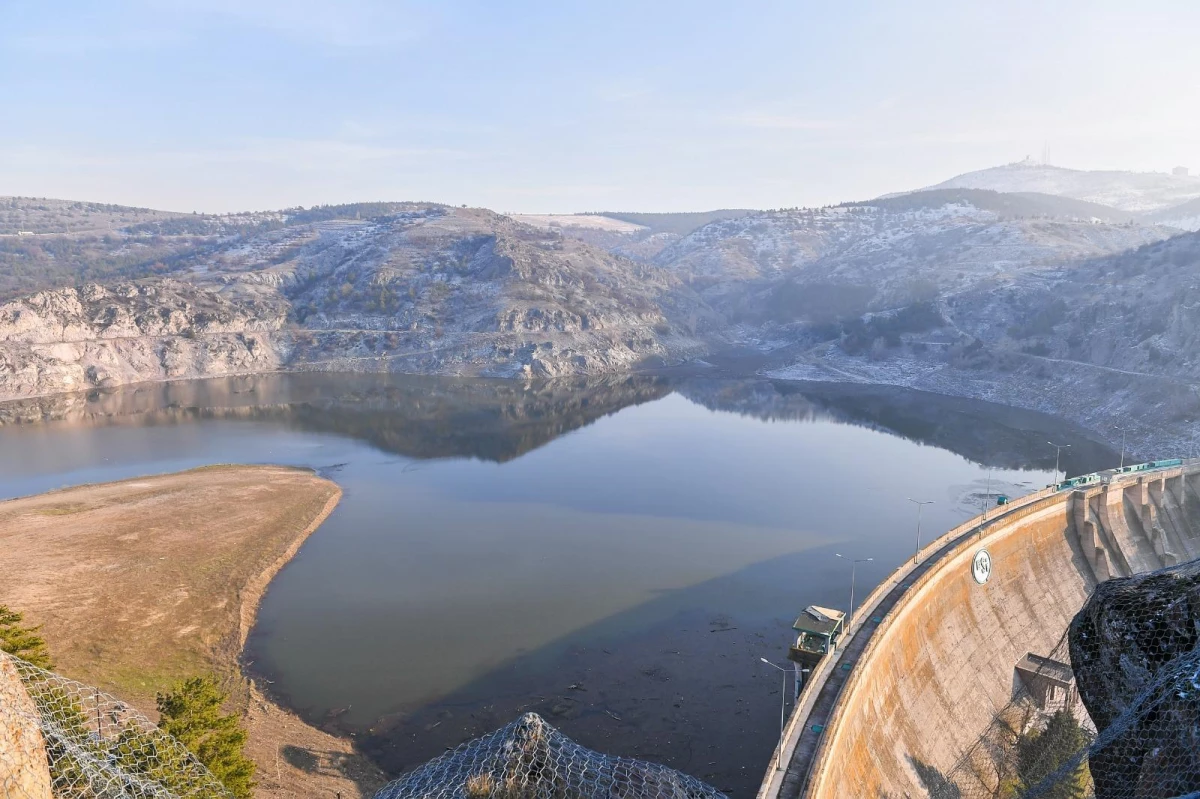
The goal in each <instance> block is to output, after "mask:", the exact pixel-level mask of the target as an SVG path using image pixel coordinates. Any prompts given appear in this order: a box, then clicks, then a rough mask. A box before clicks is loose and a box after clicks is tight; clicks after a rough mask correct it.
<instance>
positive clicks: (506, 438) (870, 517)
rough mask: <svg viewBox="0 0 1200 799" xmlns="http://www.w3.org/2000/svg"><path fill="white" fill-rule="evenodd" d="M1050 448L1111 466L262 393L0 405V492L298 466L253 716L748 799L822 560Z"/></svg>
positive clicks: (851, 439) (747, 390)
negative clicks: (567, 756) (668, 771)
mask: <svg viewBox="0 0 1200 799" xmlns="http://www.w3.org/2000/svg"><path fill="white" fill-rule="evenodd" d="M1048 437H1052V438H1054V439H1055V440H1064V439H1065V440H1066V441H1068V442H1071V443H1073V447H1072V449H1071V450H1069V451H1068V452H1069V454H1070V457H1071V458H1072V460H1070V461H1068V463H1067V467H1068V470H1070V471H1073V472H1079V471H1086V470H1090V469H1094V468H1098V467H1101V466H1107V465H1110V464H1109V460H1110V459H1111V457H1112V455H1111V453H1110V452H1108V451H1107V450H1105V449H1104V448H1103V447H1101V446H1099V445H1097V444H1094V443H1092V442H1090V441H1088V440H1087V439H1086V438H1084V437H1082V436H1080V435H1078V434H1077V433H1076V432H1075V431H1072V430H1071V429H1069V428H1068V427H1067V426H1066V425H1064V424H1063V423H1061V422H1059V421H1057V420H1054V419H1050V418H1048V417H1044V416H1040V415H1037V414H1031V413H1023V412H1017V411H1012V410H1011V409H1004V408H1000V407H998V406H992V405H987V404H983V403H972V402H967V401H963V400H953V399H947V398H942V397H935V396H931V395H927V394H920V393H916V392H908V391H901V390H895V389H881V388H877V387H861V386H860V387H854V386H851V387H845V386H828V385H817V386H813V385H796V384H785V383H776V382H771V381H765V380H752V381H718V380H705V379H698V378H689V379H684V380H668V379H666V378H662V377H622V378H614V379H608V380H599V381H585V380H579V381H562V382H554V383H546V384H530V385H527V384H524V383H519V382H514V381H498V380H494V381H488V380H454V379H437V378H412V377H397V376H379V375H277V376H265V377H256V378H237V379H228V380H211V381H199V382H191V383H177V384H168V385H155V386H147V387H139V388H133V389H127V390H123V391H117V392H113V393H107V394H96V395H92V396H87V397H83V396H75V397H59V398H52V399H49V400H40V401H29V402H23V403H13V404H9V405H6V406H0V480H2V483H0V493H2V494H3V495H5V496H14V495H18V494H25V493H32V492H34V491H41V490H45V489H47V488H52V487H56V486H59V485H63V484H69V483H78V482H86V481H95V480H107V479H116V478H119V477H124V476H129V475H133V474H139V473H147V472H154V471H165V470H172V469H180V468H186V467H188V466H193V465H198V464H202V463H213V462H276V463H287V464H297V465H307V466H312V467H314V468H318V469H322V470H324V472H325V473H327V474H329V475H330V476H331V477H332V478H333V479H335V480H337V481H338V482H339V483H340V484H341V485H342V486H343V488H344V489H345V497H344V499H343V501H342V503H341V505H340V506H339V507H338V509H337V510H336V511H335V512H334V514H333V515H332V516H331V517H330V519H329V520H328V521H327V522H326V523H325V524H324V525H323V526H322V527H321V529H320V530H319V531H318V532H317V533H316V534H315V535H313V536H312V538H311V539H310V540H309V541H308V542H307V543H306V544H305V546H304V547H303V549H302V550H301V552H300V554H299V555H298V556H297V557H296V559H295V560H293V561H292V562H291V563H290V564H289V565H288V566H287V568H285V569H284V571H283V572H282V573H281V574H280V576H279V577H278V578H277V579H276V581H275V582H274V583H272V585H271V587H270V590H269V591H268V593H267V596H266V598H265V600H264V602H263V605H262V608H261V611H260V616H259V624H258V626H257V628H256V630H255V632H254V634H253V636H252V638H251V642H250V646H249V652H248V658H249V659H250V660H251V661H253V664H254V669H255V670H256V671H257V672H259V673H261V674H263V675H264V676H266V677H267V678H269V679H270V680H272V685H273V687H274V689H275V690H276V692H277V693H278V694H279V695H281V696H282V697H284V698H286V699H287V700H288V701H289V702H291V703H292V704H293V705H294V706H296V707H297V708H299V709H300V710H301V711H302V712H304V713H305V714H306V715H308V716H309V717H310V718H314V719H329V718H336V719H337V722H338V723H339V724H340V725H345V726H349V727H352V728H362V727H365V726H367V725H372V724H376V722H378V721H379V720H380V719H381V718H384V717H386V718H387V723H386V724H383V725H379V724H376V727H375V730H374V732H373V733H372V735H371V736H370V737H369V739H368V741H367V743H368V746H369V747H370V749H371V751H372V752H373V753H374V754H375V755H376V756H377V757H378V758H379V759H380V761H381V762H383V763H385V765H387V766H389V767H390V768H392V769H394V770H396V769H400V768H403V767H406V766H411V765H413V764H414V763H415V762H416V761H417V760H420V759H423V758H426V757H430V756H433V755H436V754H438V752H440V751H441V749H442V748H443V747H444V746H450V745H454V744H456V743H458V742H459V741H461V740H462V739H463V738H465V737H467V736H468V735H470V734H473V733H478V732H482V731H483V730H484V729H485V728H486V727H488V726H498V725H499V724H501V723H504V722H505V721H507V720H509V717H511V715H513V714H515V713H517V712H520V711H521V710H523V709H536V710H538V711H539V712H543V713H544V714H546V715H547V716H549V717H550V718H551V721H552V722H553V723H555V724H557V725H558V726H560V727H562V728H563V729H564V731H566V732H567V733H568V734H569V735H572V736H573V737H576V738H578V739H579V740H580V741H581V743H584V744H585V745H591V746H595V747H598V748H601V749H604V750H606V751H612V752H614V753H622V754H638V755H642V756H649V757H655V758H657V759H661V760H665V761H667V762H669V763H670V764H672V765H675V766H677V767H680V768H683V769H685V770H688V771H692V772H694V773H697V774H699V775H701V776H708V777H709V778H710V779H712V780H714V781H715V782H716V784H718V785H719V786H720V787H725V788H730V789H733V790H735V791H736V792H738V793H747V792H749V791H750V790H751V788H752V786H753V784H754V782H755V781H756V780H757V777H758V776H760V771H761V765H762V764H763V763H765V761H766V759H767V757H768V756H769V753H770V749H771V746H772V745H773V742H774V738H773V736H772V735H771V730H772V729H773V725H772V722H771V717H772V713H773V710H772V708H774V707H776V703H777V702H778V693H774V695H773V698H772V694H771V691H772V690H773V691H775V692H777V691H778V690H779V688H778V684H777V683H775V682H773V681H774V680H775V679H776V678H777V674H776V673H774V672H771V673H770V674H765V675H764V674H763V673H762V670H763V669H765V667H761V664H759V663H758V658H759V657H760V656H767V657H772V658H775V659H780V658H782V657H783V652H784V649H785V647H786V643H787V637H788V627H789V626H790V623H791V620H792V619H793V618H794V616H795V614H796V612H797V611H798V610H799V609H800V608H802V607H803V606H804V605H806V604H808V603H810V602H818V603H820V604H824V605H832V606H835V607H837V606H845V605H846V598H847V595H848V593H849V585H848V575H847V573H846V569H845V567H844V564H843V562H842V561H839V560H838V559H836V558H835V557H834V555H833V552H834V550H839V551H844V552H847V553H854V554H855V555H857V556H864V557H865V556H870V557H874V558H875V561H874V562H872V563H870V564H865V565H866V566H867V568H865V569H860V571H859V576H858V579H859V585H858V586H857V590H858V591H859V592H860V594H865V592H866V591H867V590H868V589H869V588H870V587H871V585H873V584H874V583H875V582H877V581H878V580H880V579H881V578H882V577H883V576H884V575H885V574H886V573H887V572H888V571H890V569H891V568H893V567H894V566H895V565H896V564H897V563H899V562H900V561H901V560H902V559H904V558H905V557H908V556H910V555H911V554H912V549H913V546H914V541H913V537H912V536H913V526H914V525H913V522H914V519H913V518H912V513H911V506H910V505H909V503H908V502H907V500H906V498H907V497H911V496H919V497H922V498H927V499H933V500H935V501H936V503H937V504H935V505H932V506H929V507H928V508H927V509H926V512H925V513H926V516H925V522H926V523H925V529H926V530H928V531H934V532H938V531H941V530H945V529H947V528H949V527H951V526H952V525H954V524H956V523H958V522H959V521H961V520H962V519H964V518H966V517H967V516H969V515H972V514H973V513H974V512H976V511H977V510H978V507H979V504H978V503H979V502H981V501H982V498H983V492H984V486H985V485H986V484H987V481H988V480H989V479H990V481H991V483H992V490H993V492H996V491H1003V492H1006V493H1010V494H1018V493H1022V492H1025V491H1028V490H1031V489H1033V488H1036V487H1038V486H1040V485H1043V484H1045V483H1046V482H1048V481H1049V478H1050V476H1049V474H1048V473H1047V472H1046V469H1047V468H1052V467H1053V461H1052V458H1053V451H1052V450H1049V448H1048V447H1046V445H1045V440H1046V439H1047V438H1048ZM1048 450H1049V451H1048ZM963 455H966V456H967V457H963ZM968 458H969V459H968ZM981 463H983V464H987V465H989V466H995V467H996V468H995V469H994V470H993V471H992V473H991V476H990V478H989V477H988V470H987V468H986V467H985V466H983V465H981ZM760 667H761V668H760ZM768 677H769V678H770V679H767V678H768ZM571 686H575V687H574V688H572V687H571ZM771 686H774V687H773V688H772V687H771ZM672 741H673V742H674V743H672ZM718 761H719V763H718ZM714 763H717V765H712V764H714Z"/></svg>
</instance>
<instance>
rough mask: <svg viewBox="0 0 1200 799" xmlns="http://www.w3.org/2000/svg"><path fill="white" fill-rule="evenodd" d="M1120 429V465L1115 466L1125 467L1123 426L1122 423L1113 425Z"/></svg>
mask: <svg viewBox="0 0 1200 799" xmlns="http://www.w3.org/2000/svg"><path fill="white" fill-rule="evenodd" d="M1113 426H1114V427H1116V429H1118V430H1120V431H1121V465H1120V466H1119V467H1117V468H1120V469H1124V468H1125V427H1124V426H1123V425H1113Z"/></svg>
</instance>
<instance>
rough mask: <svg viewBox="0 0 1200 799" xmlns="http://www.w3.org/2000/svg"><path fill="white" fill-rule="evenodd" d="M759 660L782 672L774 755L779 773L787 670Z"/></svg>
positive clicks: (785, 706) (785, 703) (785, 704)
mask: <svg viewBox="0 0 1200 799" xmlns="http://www.w3.org/2000/svg"><path fill="white" fill-rule="evenodd" d="M759 660H761V661H762V662H763V663H766V664H767V665H768V666H770V667H771V668H773V669H779V670H780V671H781V672H783V685H781V686H780V687H779V748H778V750H777V752H776V755H775V770H776V771H779V770H780V769H781V768H783V727H784V714H785V713H786V708H787V675H788V670H787V669H785V668H784V667H783V666H776V665H775V664H774V663H772V662H771V661H769V660H767V659H766V658H759Z"/></svg>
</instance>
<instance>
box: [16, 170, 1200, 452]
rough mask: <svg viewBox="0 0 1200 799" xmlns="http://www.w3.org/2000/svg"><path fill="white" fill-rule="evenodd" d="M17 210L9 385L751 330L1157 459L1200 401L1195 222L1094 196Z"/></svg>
mask: <svg viewBox="0 0 1200 799" xmlns="http://www.w3.org/2000/svg"><path fill="white" fill-rule="evenodd" d="M1022 169H1024V167H1022ZM22 203H24V204H25V205H27V206H29V207H30V208H32V209H33V210H22V211H20V213H21V214H24V216H22V217H21V218H22V219H27V220H30V224H31V225H32V226H34V227H37V225H41V228H38V230H35V231H29V232H31V233H32V236H29V235H25V236H8V237H4V238H0V286H3V285H10V286H11V285H14V283H13V281H16V282H17V283H21V284H22V285H23V284H24V283H26V282H29V281H30V280H32V281H33V282H34V283H35V284H36V285H38V286H40V287H44V289H45V290H42V291H37V292H30V293H29V294H27V295H25V296H24V297H23V298H17V299H13V300H11V301H10V302H9V303H8V304H7V305H3V306H0V398H12V397H18V396H27V395H38V394H46V393H52V392H58V391H65V390H70V389H78V388H90V387H96V386H106V385H113V384H118V383H128V382H136V381H144V380H162V379H170V378H178V377H203V376H211V375H228V374H244V373H256V372H262V371H272V370H286V371H303V370H338V371H348V370H349V371H363V372H369V371H396V372H409V373H420V374H450V375H484V376H496V377H517V376H527V377H553V376H562V375H593V374H607V373H616V372H623V371H628V370H631V369H633V368H635V367H639V366H644V365H647V364H661V363H663V362H681V361H686V360H688V359H692V358H695V357H697V356H703V355H705V354H712V353H717V352H719V351H726V350H729V349H730V348H741V350H742V351H743V352H744V351H745V350H746V349H747V348H749V349H750V350H752V351H755V352H757V353H758V354H757V356H756V358H757V361H756V364H755V368H764V367H765V369H766V370H767V371H769V373H771V374H773V375H775V376H777V377H785V378H792V379H794V378H803V379H821V380H837V381H855V382H871V383H890V384H900V385H905V386H909V387H914V388H921V389H925V390H929V391H935V392H939V393H943V394H955V395H962V396H971V397H976V398H983V399H989V400H993V401H996V402H1001V403H1005V404H1010V405H1015V406H1020V407H1025V408H1030V409H1034V410H1039V411H1044V412H1048V413H1052V414H1057V415H1063V416H1067V417H1068V418H1071V419H1072V420H1073V421H1076V422H1078V423H1080V424H1082V425H1084V426H1085V427H1087V428H1089V429H1091V430H1094V431H1100V433H1101V435H1104V436H1110V435H1111V429H1112V426H1113V425H1114V424H1122V423H1123V422H1122V421H1121V420H1125V419H1127V418H1131V421H1129V422H1128V424H1130V425H1131V426H1132V427H1133V428H1134V430H1133V431H1131V440H1135V441H1139V442H1140V443H1141V445H1142V449H1143V451H1144V452H1146V453H1147V454H1150V453H1154V452H1160V451H1162V450H1159V449H1156V448H1157V447H1160V446H1162V447H1166V446H1168V445H1169V446H1170V447H1171V449H1170V450H1169V451H1171V452H1175V451H1177V446H1178V443H1179V440H1180V436H1181V435H1182V434H1183V432H1182V431H1183V428H1184V426H1186V424H1187V423H1188V420H1190V419H1195V418H1200V399H1198V398H1197V395H1196V392H1195V391H1194V390H1193V389H1192V388H1191V387H1190V386H1191V382H1192V381H1200V359H1198V358H1197V356H1195V354H1194V353H1196V352H1197V351H1200V347H1198V346H1197V345H1200V336H1198V335H1197V329H1196V326H1197V321H1198V318H1197V314H1196V313H1195V311H1194V309H1195V308H1197V307H1200V288H1198V286H1200V240H1198V239H1197V234H1181V232H1180V231H1179V230H1178V229H1177V228H1173V227H1167V226H1165V225H1157V224H1150V223H1149V222H1147V217H1146V216H1145V215H1139V214H1135V213H1133V212H1131V211H1122V210H1120V209H1117V208H1112V207H1103V206H1100V205H1097V204H1096V203H1094V202H1093V201H1091V200H1084V199H1074V198H1071V197H1065V196H1056V195H1047V194H1039V193H1029V192H1025V193H1015V194H1003V193H997V192H994V191H991V190H987V189H973V188H944V189H937V190H931V191H925V192H915V193H912V194H907V195H900V196H895V197H891V198H882V199H878V200H872V201H868V202H858V203H847V204H845V205H841V206H836V207H831V208H822V209H784V210H777V211H766V212H742V211H730V212H714V213H713V214H710V215H686V214H685V215H654V214H648V215H635V214H625V215H620V214H614V215H603V214H595V215H583V216H553V215H551V216H526V217H522V218H521V219H514V218H510V217H505V216H501V215H498V214H495V213H492V212H490V211H486V210H482V209H465V208H451V207H447V206H441V205H434V204H428V203H364V204H358V205H349V206H330V207H319V208H311V209H287V210H283V211H278V212H270V213H262V214H242V215H235V216H205V215H191V214H167V215H156V214H155V213H153V212H147V213H144V214H140V212H139V213H135V211H136V209H109V210H105V211H103V212H102V211H94V212H88V213H92V214H93V215H95V218H94V219H92V220H91V222H88V224H89V225H91V226H92V227H90V228H88V229H87V230H82V229H75V228H73V227H71V225H70V224H68V222H67V220H66V219H65V218H60V217H61V216H62V214H65V213H66V211H65V210H63V209H67V208H70V207H71V206H70V205H69V204H65V205H62V206H52V205H48V204H46V202H44V201H33V200H30V201H21V202H18V203H17V205H21V204H22ZM34 206H37V207H38V208H42V209H43V210H37V208H34ZM11 207H12V203H11V202H10V208H11ZM22 207H24V206H22ZM45 209H50V210H45ZM56 209H57V210H56ZM72 212H73V213H84V211H83V210H78V209H77V210H76V211H72ZM139 214H140V215H139ZM617 217H621V218H617ZM89 218H90V217H89ZM564 220H565V221H564ZM703 222H706V223H705V224H701V225H700V227H698V228H696V229H694V230H692V229H689V226H690V225H691V224H693V223H703ZM33 223H36V224H33ZM22 224H24V223H22ZM105 226H107V227H105ZM656 237H657V238H656ZM31 242H32V243H31ZM660 245H661V246H660ZM637 246H643V247H644V248H645V249H644V250H642V251H639V252H638V253H632V254H633V255H635V256H636V257H629V254H630V253H631V249H632V248H635V247H637ZM5 247H8V249H7V250H6V249H5ZM30 247H33V248H34V249H33V250H31V249H29V248H30ZM35 250H36V253H35V254H37V257H36V258H34V257H32V255H30V253H34V252H35ZM22 253H23V254H22ZM27 256H29V257H28V258H27ZM5 258H8V259H9V260H7V261H6V260H4V259H5ZM13 259H16V260H13ZM23 259H24V260H23ZM18 262H20V264H23V265H17V266H14V264H17V263H18ZM47 264H49V265H50V266H47ZM22 270H24V271H22ZM5 281H8V282H7V283H5ZM88 281H97V282H99V283H100V285H91V284H89V282H88ZM1133 407H1138V408H1142V409H1152V410H1153V412H1154V416H1153V419H1154V420H1155V424H1154V425H1150V424H1149V423H1146V424H1142V423H1141V422H1140V421H1139V419H1142V418H1149V417H1145V416H1144V414H1143V415H1136V416H1133V417H1130V415H1129V410H1130V408H1133Z"/></svg>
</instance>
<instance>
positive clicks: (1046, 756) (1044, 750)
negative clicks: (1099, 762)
mask: <svg viewBox="0 0 1200 799" xmlns="http://www.w3.org/2000/svg"><path fill="white" fill-rule="evenodd" d="M1087 745H1088V739H1087V734H1086V733H1085V732H1084V731H1083V728H1082V727H1080V726H1079V722H1077V721H1076V720H1075V717H1074V716H1072V715H1071V712H1070V711H1069V710H1066V709H1063V710H1059V711H1058V712H1057V713H1055V714H1054V715H1053V716H1051V717H1050V721H1049V722H1048V723H1047V724H1046V727H1045V729H1043V730H1040V731H1039V730H1031V731H1029V732H1027V733H1025V734H1023V735H1022V736H1021V737H1020V738H1019V739H1018V740H1017V776H1018V779H1019V780H1020V786H1021V790H1022V792H1024V791H1028V790H1030V789H1031V788H1033V787H1035V786H1039V787H1041V786H1040V783H1041V782H1042V781H1043V780H1044V779H1046V778H1047V777H1049V776H1050V775H1051V774H1054V773H1055V772H1056V771H1058V770H1059V769H1060V768H1062V767H1063V766H1064V765H1066V764H1067V762H1068V761H1069V760H1070V759H1071V758H1072V757H1074V756H1075V755H1077V754H1079V752H1080V751H1081V750H1083V749H1085V748H1086V747H1087ZM1087 783H1088V774H1087V771H1086V769H1085V767H1084V766H1083V764H1082V763H1081V764H1080V765H1079V766H1078V767H1076V768H1075V769H1074V770H1073V771H1070V772H1069V773H1067V774H1065V775H1064V776H1062V777H1061V778H1059V779H1058V780H1057V781H1055V782H1054V784H1053V785H1050V786H1049V787H1046V788H1044V789H1043V790H1042V791H1041V793H1039V794H1038V797H1039V799H1083V797H1084V796H1086V795H1087V787H1088V786H1087Z"/></svg>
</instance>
